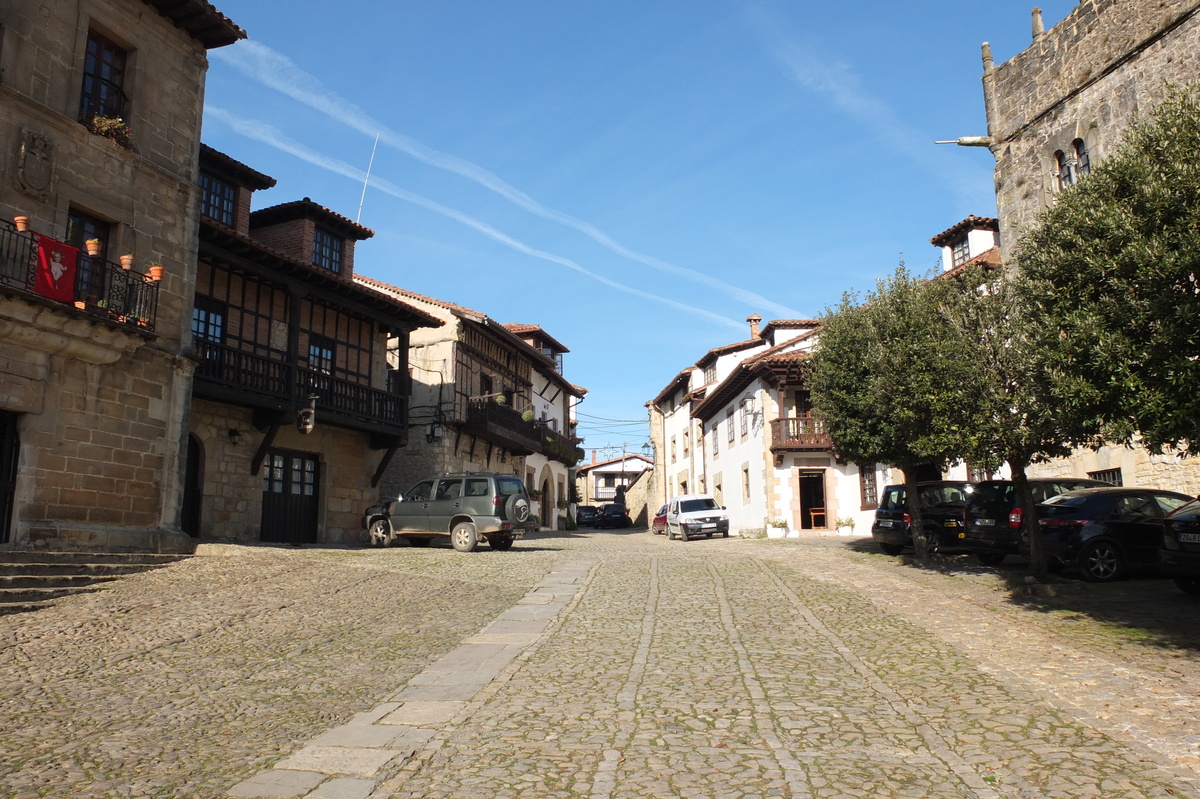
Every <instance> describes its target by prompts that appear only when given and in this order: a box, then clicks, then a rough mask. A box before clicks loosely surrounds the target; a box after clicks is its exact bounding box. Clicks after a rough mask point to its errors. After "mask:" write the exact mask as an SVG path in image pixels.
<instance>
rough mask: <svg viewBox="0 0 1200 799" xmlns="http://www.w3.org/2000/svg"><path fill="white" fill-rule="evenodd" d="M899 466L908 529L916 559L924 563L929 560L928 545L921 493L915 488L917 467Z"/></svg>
mask: <svg viewBox="0 0 1200 799" xmlns="http://www.w3.org/2000/svg"><path fill="white" fill-rule="evenodd" d="M901 468H902V469H903V470H904V497H905V504H906V505H907V506H908V518H909V520H910V523H909V526H908V531H909V533H910V534H911V535H912V542H913V549H914V550H915V551H916V553H917V560H919V561H921V562H922V563H926V562H928V561H929V547H927V546H926V541H925V520H924V518H923V517H922V516H921V495H920V492H919V491H918V490H917V467H916V466H912V465H909V466H903V467H901Z"/></svg>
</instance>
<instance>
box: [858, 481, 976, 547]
mask: <svg viewBox="0 0 1200 799" xmlns="http://www.w3.org/2000/svg"><path fill="white" fill-rule="evenodd" d="M973 490H974V486H973V485H972V484H971V483H969V482H967V481H965V480H934V481H929V482H923V483H917V492H918V496H919V497H920V498H921V521H922V526H923V527H924V529H925V546H926V551H928V552H929V553H931V554H932V553H935V552H949V551H952V550H954V549H958V548H959V547H961V542H962V537H963V527H962V518H963V508H964V507H965V506H966V503H967V497H969V496H970V495H971V492H972V491H973ZM907 493H908V492H907V491H906V490H905V488H904V486H902V485H890V486H884V489H883V494H882V495H881V496H880V498H879V508H878V509H877V510H876V511H875V521H874V522H873V523H872V524H871V537H872V538H874V539H875V543H877V544H879V549H880V550H882V551H883V553H884V554H885V555H899V554H900V553H901V552H902V551H904V548H905V547H906V546H910V545H911V544H912V532H911V530H910V528H911V526H912V520H911V519H910V517H909V514H908V499H907Z"/></svg>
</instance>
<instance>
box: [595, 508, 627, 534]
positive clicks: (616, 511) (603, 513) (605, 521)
mask: <svg viewBox="0 0 1200 799" xmlns="http://www.w3.org/2000/svg"><path fill="white" fill-rule="evenodd" d="M592 524H593V526H595V527H596V528H602V527H629V526H630V525H631V524H632V522H630V521H629V511H628V510H626V509H625V506H624V505H618V504H617V503H615V502H613V503H610V504H608V505H601V506H600V510H598V511H596V520H595V521H594V522H592Z"/></svg>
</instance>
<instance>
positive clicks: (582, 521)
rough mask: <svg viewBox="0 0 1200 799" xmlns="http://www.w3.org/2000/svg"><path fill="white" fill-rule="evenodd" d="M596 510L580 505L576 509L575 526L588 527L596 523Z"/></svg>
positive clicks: (589, 506)
mask: <svg viewBox="0 0 1200 799" xmlns="http://www.w3.org/2000/svg"><path fill="white" fill-rule="evenodd" d="M596 512H597V511H596V509H595V508H593V507H592V506H591V505H580V506H579V507H578V508H576V509H575V524H577V525H579V526H580V527H586V526H588V525H589V524H594V523H595V521H596Z"/></svg>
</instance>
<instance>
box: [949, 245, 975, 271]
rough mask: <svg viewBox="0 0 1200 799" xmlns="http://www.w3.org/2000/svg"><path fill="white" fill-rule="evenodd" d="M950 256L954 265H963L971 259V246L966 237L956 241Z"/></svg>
mask: <svg viewBox="0 0 1200 799" xmlns="http://www.w3.org/2000/svg"><path fill="white" fill-rule="evenodd" d="M950 257H951V260H952V261H953V263H952V264H951V265H952V266H962V265H963V264H965V263H966V262H967V261H969V260H971V247H970V245H969V244H968V241H967V239H966V238H963V239H962V240H961V241H957V242H955V244H954V246H953V247H952V248H951V249H950Z"/></svg>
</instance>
